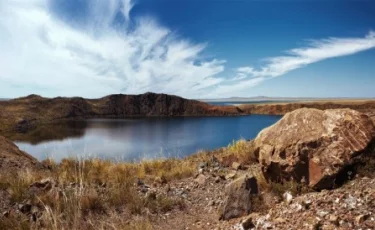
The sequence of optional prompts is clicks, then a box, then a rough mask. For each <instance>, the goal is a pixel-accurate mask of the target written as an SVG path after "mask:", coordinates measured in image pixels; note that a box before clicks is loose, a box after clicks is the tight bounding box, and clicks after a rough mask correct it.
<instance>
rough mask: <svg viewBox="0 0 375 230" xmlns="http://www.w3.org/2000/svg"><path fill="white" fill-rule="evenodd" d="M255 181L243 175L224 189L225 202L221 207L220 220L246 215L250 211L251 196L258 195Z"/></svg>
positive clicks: (251, 177)
mask: <svg viewBox="0 0 375 230" xmlns="http://www.w3.org/2000/svg"><path fill="white" fill-rule="evenodd" d="M258 190H259V188H258V183H257V179H256V178H255V177H253V176H248V175H244V176H242V177H240V178H238V179H237V180H235V181H233V182H232V183H230V184H228V185H227V187H226V191H225V193H226V200H225V201H224V204H223V206H222V210H221V216H220V219H222V220H229V219H232V218H236V217H240V216H244V215H248V214H249V213H250V212H251V210H252V196H254V195H256V194H258Z"/></svg>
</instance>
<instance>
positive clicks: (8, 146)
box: [0, 136, 44, 174]
mask: <svg viewBox="0 0 375 230" xmlns="http://www.w3.org/2000/svg"><path fill="white" fill-rule="evenodd" d="M42 168H44V167H43V165H42V164H41V163H39V162H38V161H37V160H36V159H35V158H34V157H32V156H30V155H29V154H27V153H25V152H23V151H21V150H20V149H19V148H18V147H17V146H16V145H15V144H13V143H12V142H11V141H9V140H8V139H6V138H5V137H2V136H0V174H3V173H8V172H9V173H14V172H17V171H18V170H26V169H42Z"/></svg>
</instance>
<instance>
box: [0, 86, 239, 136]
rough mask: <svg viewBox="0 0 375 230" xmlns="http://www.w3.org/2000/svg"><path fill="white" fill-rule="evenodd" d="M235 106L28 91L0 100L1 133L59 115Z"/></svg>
mask: <svg viewBox="0 0 375 230" xmlns="http://www.w3.org/2000/svg"><path fill="white" fill-rule="evenodd" d="M238 114H239V111H238V109H237V108H236V107H234V106H212V105H209V104H206V103H204V102H199V101H195V100H188V99H184V98H181V97H177V96H172V95H166V94H155V93H145V94H141V95H122V94H117V95H110V96H107V97H103V98H100V99H85V98H79V97H74V98H63V97H57V98H43V97H41V96H38V95H30V96H27V97H23V98H17V99H13V100H9V101H0V134H4V133H5V134H6V133H7V132H14V131H16V132H24V131H26V130H29V129H32V128H33V127H35V126H36V125H39V124H43V123H48V122H54V121H58V120H62V119H84V118H95V117H100V118H107V117H108V118H109V117H111V118H124V117H131V116H137V117H143V116H227V115H238Z"/></svg>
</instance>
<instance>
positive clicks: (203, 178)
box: [194, 174, 207, 185]
mask: <svg viewBox="0 0 375 230" xmlns="http://www.w3.org/2000/svg"><path fill="white" fill-rule="evenodd" d="M206 179H207V178H206V176H205V175H203V174H199V175H198V177H197V178H195V179H194V181H195V182H197V183H198V184H199V185H204V184H205V183H206Z"/></svg>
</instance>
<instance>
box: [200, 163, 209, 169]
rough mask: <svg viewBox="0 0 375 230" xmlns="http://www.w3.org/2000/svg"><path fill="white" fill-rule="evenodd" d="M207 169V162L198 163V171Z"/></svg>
mask: <svg viewBox="0 0 375 230" xmlns="http://www.w3.org/2000/svg"><path fill="white" fill-rule="evenodd" d="M207 167H208V164H207V162H201V163H199V165H198V168H199V169H204V168H207Z"/></svg>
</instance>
